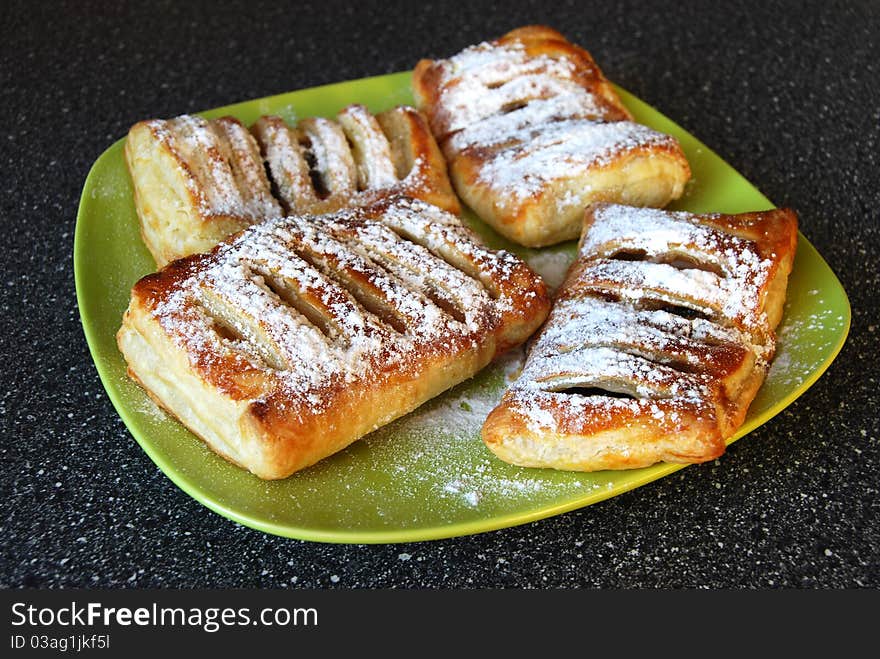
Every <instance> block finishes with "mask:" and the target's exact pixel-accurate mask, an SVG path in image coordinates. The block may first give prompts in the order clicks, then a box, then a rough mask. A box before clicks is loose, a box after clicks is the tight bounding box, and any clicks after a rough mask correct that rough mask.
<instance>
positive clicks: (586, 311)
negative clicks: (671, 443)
mask: <svg viewBox="0 0 880 659" xmlns="http://www.w3.org/2000/svg"><path fill="white" fill-rule="evenodd" d="M719 219H720V216H713V217H711V218H708V219H707V218H700V217H699V216H697V215H693V214H689V213H671V212H666V211H657V210H638V209H631V208H629V207H625V206H615V205H602V206H599V207H597V208H595V209H594V210H593V215H592V223H590V224H589V225H588V226H587V229H586V232H585V235H584V236H583V237H582V240H581V247H580V252H579V255H578V260H577V262H576V264H575V266H574V267H575V268H577V269H576V270H575V272H576V273H577V276H576V277H574V279H571V280H570V284H571V285H570V286H569V287H567V288H566V289H564V290H562V291H561V292H560V295H559V297H558V298H557V301H556V303H555V305H554V308H553V309H552V311H551V314H550V318H549V319H548V321H547V323H546V324H545V327H544V329H543V331H542V332H541V334H540V335H539V336H538V337H537V339H535V341H534V343H533V346H532V348H531V350H530V352H529V356H528V359H527V361H526V364H525V367H524V369H523V372H522V375H521V376H520V377H519V378H518V379H517V380H516V381H515V382H514V383H513V384H512V385H511V387H510V390H509V392H508V393H507V395H506V396H505V398H504V402H503V405H505V406H506V407H507V409H508V410H510V411H512V412H514V413H515V414H518V415H519V416H520V417H521V418H522V419H523V420H524V423H525V424H526V426H527V428H528V429H529V430H530V431H531V432H532V433H534V434H535V436H537V437H541V436H548V437H550V438H552V437H557V436H559V435H560V433H561V434H562V435H565V434H566V433H567V432H575V433H577V432H589V431H583V430H574V429H577V428H598V427H605V426H606V424H607V423H608V420H609V419H612V418H615V419H618V421H619V423H620V424H622V425H624V426H625V425H626V424H628V423H630V421H633V422H638V423H642V422H643V421H642V420H644V419H645V418H653V419H654V420H655V421H656V423H658V424H660V425H667V427H674V425H675V424H676V423H678V422H679V421H680V420H681V419H682V418H684V416H685V414H687V415H690V416H692V417H693V416H696V417H698V418H703V419H714V418H715V414H716V411H715V410H716V401H717V400H718V396H719V395H720V394H719V393H718V392H719V391H720V390H719V386H721V383H723V382H724V378H726V377H727V376H728V375H729V374H731V373H734V372H737V371H739V370H741V369H743V368H745V369H751V368H755V369H758V371H759V372H760V373H762V374H765V373H766V369H767V367H768V364H767V358H768V357H769V356H770V355H772V354H773V350H774V347H775V341H774V335H773V331H772V328H770V327H769V325H768V321H767V316H766V314H765V313H764V312H763V310H762V304H763V302H762V299H761V289H762V288H764V287H765V286H766V285H767V282H768V278H769V277H770V276H771V274H772V273H774V272H775V266H776V263H775V262H774V260H773V259H772V258H769V257H768V258H762V257H761V256H760V253H759V250H760V248H759V246H758V245H757V244H756V243H755V242H753V241H751V240H749V239H746V238H742V237H739V236H737V235H735V234H734V231H733V230H730V231H723V230H722V229H721V228H719V227H720V224H721V223H720V222H718V221H717V220H719ZM749 221H750V220H749ZM620 254H626V255H629V256H630V257H634V259H635V260H633V258H630V257H628V258H626V259H624V260H621V259H619V258H617V257H618V256H619V255H620ZM683 254H686V255H689V256H693V257H695V261H694V262H689V263H688V266H687V267H685V266H683V265H672V264H671V263H677V261H676V259H679V258H681V256H682V255H683ZM777 258H778V257H777ZM652 260H653V261H652ZM657 261H660V262H657ZM663 261H667V262H663ZM705 261H709V263H710V265H711V266H713V267H717V268H718V269H719V271H718V272H716V271H714V270H712V269H711V268H710V269H702V268H700V267H694V266H699V265H700V263H701V262H705ZM609 296H610V299H606V298H607V297H609ZM657 303H661V304H662V303H668V304H670V305H673V306H674V307H676V308H681V307H686V308H691V309H694V310H695V311H697V312H699V313H701V314H704V315H705V316H706V317H705V318H704V317H694V318H689V317H687V315H685V316H682V315H681V314H680V313H670V312H669V311H666V310H664V309H662V308H660V309H658V308H657ZM750 355H751V361H750V359H749V356H750ZM752 364H753V365H752ZM725 386H726V385H725ZM737 391H738V390H736V389H734V390H732V393H731V394H730V395H731V397H732V398H733V399H736V396H737V395H738V394H737ZM615 394H620V395H622V397H618V396H617V395H615ZM719 423H720V422H719ZM668 424H672V426H669V425H668ZM548 431H549V435H547V433H548ZM501 441H509V442H512V443H519V444H521V445H522V446H521V448H522V447H523V446H524V447H525V448H522V450H524V451H528V452H529V453H530V455H532V456H533V459H534V460H535V463H536V464H553V461H554V460H556V459H558V456H557V455H556V454H555V453H554V451H556V450H563V451H564V450H567V449H557V445H556V444H554V443H553V442H552V441H551V440H549V439H548V441H547V442H544V443H542V442H541V441H537V440H536V441H534V442H531V443H530V442H529V441H527V439H526V438H524V437H523V438H519V437H512V438H510V439H507V440H501ZM560 446H562V444H560ZM615 450H618V451H619V450H621V449H620V448H619V447H618V448H616V449H615ZM566 459H571V458H569V457H567V458H566Z"/></svg>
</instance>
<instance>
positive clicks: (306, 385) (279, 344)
mask: <svg viewBox="0 0 880 659" xmlns="http://www.w3.org/2000/svg"><path fill="white" fill-rule="evenodd" d="M549 306H550V300H549V296H548V293H547V289H546V286H545V285H544V283H543V281H542V280H541V278H540V277H539V276H538V275H537V274H536V273H534V272H533V271H532V270H531V269H530V268H529V267H528V266H527V265H526V264H525V263H524V262H523V261H522V260H521V259H519V258H518V257H516V256H515V255H513V254H511V253H509V252H504V251H493V250H489V249H488V248H486V247H485V246H484V245H483V244H482V243H481V242H480V241H479V239H478V238H477V237H476V234H474V233H473V232H471V231H470V230H469V229H467V228H466V227H465V226H464V225H463V224H462V222H461V220H460V219H459V218H458V217H456V216H454V215H452V214H450V213H447V212H445V211H443V210H441V209H439V208H437V207H436V206H433V205H431V204H428V203H426V202H422V201H419V200H414V199H411V198H409V197H393V198H390V199H386V200H382V201H379V202H375V203H373V204H369V205H367V206H364V207H358V208H352V209H343V210H340V211H337V212H335V213H331V214H325V215H295V216H289V217H281V218H274V219H270V220H267V221H265V222H263V223H260V224H257V225H254V226H252V227H250V228H248V229H247V230H245V231H243V232H240V233H239V234H237V235H235V236H232V237H230V238H228V239H226V240H225V241H223V242H222V243H221V244H220V245H218V246H217V247H216V248H215V249H214V250H212V251H211V252H207V253H203V254H197V255H192V256H189V257H186V258H183V259H178V260H176V261H173V262H172V263H170V264H169V265H168V266H166V267H165V268H163V269H162V270H160V271H159V272H157V273H154V274H152V275H148V276H146V277H144V278H143V279H141V280H140V281H139V282H138V283H137V284H135V286H134V288H133V290H132V299H131V302H130V304H129V308H128V310H127V312H126V314H125V317H124V319H123V326H122V328H121V329H120V331H119V333H118V335H117V339H118V343H119V346H120V349H121V350H122V352H123V354H124V356H125V357H126V360H127V362H128V366H129V373H130V374H131V375H132V377H134V378H135V379H136V380H137V381H138V382H140V383H141V384H142V385H143V386H144V388H145V389H146V390H147V391H148V392H149V393H150V394H151V395H152V396H153V397H154V398H155V399H156V400H157V401H159V402H160V403H161V404H162V405H163V406H164V407H166V408H167V409H169V410H170V411H171V412H172V413H173V414H175V416H177V418H179V419H180V420H181V421H182V422H183V423H184V424H185V425H186V426H187V427H188V428H190V429H191V430H192V431H193V432H194V433H196V434H197V435H199V436H200V437H202V438H203V439H205V441H206V442H207V443H208V445H209V446H210V447H211V448H213V449H214V450H216V451H217V452H218V453H220V454H221V455H223V456H224V457H227V458H228V459H230V460H232V461H233V462H235V463H237V464H241V465H243V466H245V467H247V468H248V469H250V470H251V471H252V472H254V473H255V474H257V475H259V476H261V477H263V478H282V477H285V476H287V475H289V474H291V473H293V472H294V471H296V470H298V469H301V468H303V467H305V466H308V465H309V464H312V463H314V462H315V461H317V460H319V459H321V458H323V457H326V456H328V455H330V454H331V453H334V452H336V451H337V450H339V449H341V448H342V447H344V446H346V445H347V444H349V443H351V442H352V441H354V440H356V439H358V438H359V437H361V436H363V435H364V434H366V433H368V432H370V431H372V430H374V429H375V428H377V427H379V426H381V425H384V424H385V423H388V422H389V421H391V420H392V419H394V418H396V417H398V416H401V415H403V414H405V413H407V412H409V411H411V410H412V409H414V408H415V407H416V406H418V405H420V404H421V403H423V402H425V401H426V400H428V399H429V398H431V397H432V396H434V395H437V394H439V393H440V392H441V391H444V390H445V389H447V388H449V387H451V386H454V385H455V384H458V383H459V382H461V381H463V380H465V379H467V378H469V377H471V376H472V375H473V374H475V373H476V372H477V371H478V370H479V369H481V368H482V367H484V366H485V365H486V364H488V362H489V361H491V360H492V359H494V358H495V356H497V355H499V354H500V353H502V352H504V351H505V350H507V349H509V348H511V347H513V346H516V345H519V344H521V343H522V342H524V341H525V340H526V338H528V336H529V335H531V334H532V333H533V332H534V330H535V329H537V327H538V326H539V325H540V323H541V322H542V321H543V320H544V318H545V317H546V315H547V312H548V310H549Z"/></svg>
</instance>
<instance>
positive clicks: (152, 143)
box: [125, 105, 460, 267]
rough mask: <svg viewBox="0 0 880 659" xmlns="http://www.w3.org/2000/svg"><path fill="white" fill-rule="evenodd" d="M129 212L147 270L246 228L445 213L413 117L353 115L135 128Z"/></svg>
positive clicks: (430, 153) (432, 161)
mask: <svg viewBox="0 0 880 659" xmlns="http://www.w3.org/2000/svg"><path fill="white" fill-rule="evenodd" d="M125 159H126V164H127V167H128V170H129V173H130V175H131V179H132V183H133V188H134V198H135V208H136V210H137V214H138V218H139V220H140V223H141V233H142V236H143V239H144V242H145V244H146V245H147V247H148V248H149V250H150V252H151V253H152V255H153V257H154V259H155V261H156V263H157V265H158V266H159V267H162V266H164V265H166V264H167V263H169V262H170V261H173V260H174V259H176V258H181V257H183V256H187V255H189V254H195V253H198V252H204V251H208V250H210V249H211V248H213V247H214V246H215V245H216V244H217V243H218V242H219V241H220V240H222V239H223V238H225V237H226V236H229V235H231V234H233V233H235V232H236V231H240V230H241V229H244V228H246V227H248V226H250V225H251V224H255V223H257V222H261V221H263V220H265V219H268V218H271V217H278V216H280V215H283V214H291V213H310V214H318V213H328V212H332V211H335V210H338V209H340V208H347V207H351V206H359V205H365V204H369V203H372V202H374V201H377V200H379V199H383V198H386V197H391V196H395V195H401V194H402V195H407V196H410V197H414V198H417V199H422V200H424V201H427V202H428V203H432V204H435V205H437V206H439V207H440V208H443V209H445V210H448V211H450V212H453V213H458V212H459V211H460V206H459V202H458V198H457V197H456V196H455V193H454V192H453V190H452V185H451V183H450V181H449V177H448V174H447V171H446V162H445V160H444V158H443V154H442V153H441V152H440V149H439V147H438V146H437V143H436V141H435V140H434V137H433V135H432V134H431V131H430V129H429V127H428V125H427V121H426V119H425V118H424V116H422V115H421V113H419V112H418V111H417V110H416V109H414V108H411V107H407V106H399V107H395V108H392V109H390V110H387V111H385V112H381V113H379V114H377V115H373V114H372V113H370V112H369V111H368V110H367V109H366V108H365V107H363V106H361V105H350V106H348V107H346V108H344V109H343V110H341V111H340V112H339V113H338V115H337V116H336V118H335V119H334V120H331V119H325V118H320V117H311V118H306V119H302V120H301V121H299V122H298V123H297V124H296V125H293V126H291V125H288V124H287V123H285V122H284V121H283V120H282V119H280V118H279V117H274V116H264V117H261V118H260V119H259V120H258V121H257V122H256V123H255V124H254V126H253V127H252V128H251V130H250V131H249V130H248V129H247V128H246V127H245V126H244V125H242V124H241V122H239V121H238V120H236V119H234V118H231V117H222V118H220V119H213V120H207V119H203V118H201V117H198V116H191V115H182V116H180V117H175V118H173V119H168V120H159V119H153V120H149V121H142V122H139V123H137V124H135V125H134V126H133V127H132V128H131V130H130V131H129V134H128V137H127V139H126V143H125Z"/></svg>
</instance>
